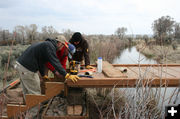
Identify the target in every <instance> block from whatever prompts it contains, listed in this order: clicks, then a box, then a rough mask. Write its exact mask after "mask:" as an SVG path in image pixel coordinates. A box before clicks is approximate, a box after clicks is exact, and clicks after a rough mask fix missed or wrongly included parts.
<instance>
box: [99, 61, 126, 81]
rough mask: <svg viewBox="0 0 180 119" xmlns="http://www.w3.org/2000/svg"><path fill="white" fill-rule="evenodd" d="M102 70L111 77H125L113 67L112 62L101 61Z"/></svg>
mask: <svg viewBox="0 0 180 119" xmlns="http://www.w3.org/2000/svg"><path fill="white" fill-rule="evenodd" d="M102 71H103V73H104V74H105V75H106V76H107V77H111V78H127V75H125V74H123V73H121V71H120V70H118V69H115V68H114V67H113V65H112V64H110V63H109V62H107V61H103V63H102Z"/></svg>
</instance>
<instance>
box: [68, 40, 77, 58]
mask: <svg viewBox="0 0 180 119" xmlns="http://www.w3.org/2000/svg"><path fill="white" fill-rule="evenodd" d="M68 50H69V53H68V57H69V58H70V59H72V55H73V54H74V53H75V52H76V48H75V46H74V45H73V44H70V43H69V44H68Z"/></svg>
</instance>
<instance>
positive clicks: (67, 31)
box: [62, 29, 74, 40]
mask: <svg viewBox="0 0 180 119" xmlns="http://www.w3.org/2000/svg"><path fill="white" fill-rule="evenodd" d="M62 32H63V34H64V36H65V37H66V39H67V40H70V38H71V36H72V35H73V33H74V32H73V31H71V30H70V29H63V30H62Z"/></svg>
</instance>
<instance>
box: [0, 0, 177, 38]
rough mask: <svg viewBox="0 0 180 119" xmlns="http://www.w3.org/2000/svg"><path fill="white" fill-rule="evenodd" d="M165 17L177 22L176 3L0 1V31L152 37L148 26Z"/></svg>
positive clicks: (170, 0) (164, 0)
mask: <svg viewBox="0 0 180 119" xmlns="http://www.w3.org/2000/svg"><path fill="white" fill-rule="evenodd" d="M166 15H169V16H170V17H172V18H174V20H175V21H176V22H180V0H0V28H1V29H9V30H10V31H12V30H13V29H14V27H15V26H17V25H30V24H36V25H37V26H38V27H39V28H41V27H43V26H53V27H54V28H55V29H56V30H58V31H59V32H62V29H71V30H72V31H79V32H82V33H85V34H107V35H108V34H114V32H115V30H116V29H117V28H118V27H126V28H127V29H128V32H127V33H128V34H152V33H153V32H152V28H151V27H152V23H153V21H154V20H157V19H158V18H160V17H162V16H166Z"/></svg>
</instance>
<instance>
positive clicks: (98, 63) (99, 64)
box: [97, 57, 102, 73]
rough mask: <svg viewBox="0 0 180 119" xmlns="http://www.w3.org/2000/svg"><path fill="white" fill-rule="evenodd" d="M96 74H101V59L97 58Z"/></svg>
mask: <svg viewBox="0 0 180 119" xmlns="http://www.w3.org/2000/svg"><path fill="white" fill-rule="evenodd" d="M97 72H98V73H101V72H102V57H98V61H97Z"/></svg>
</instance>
